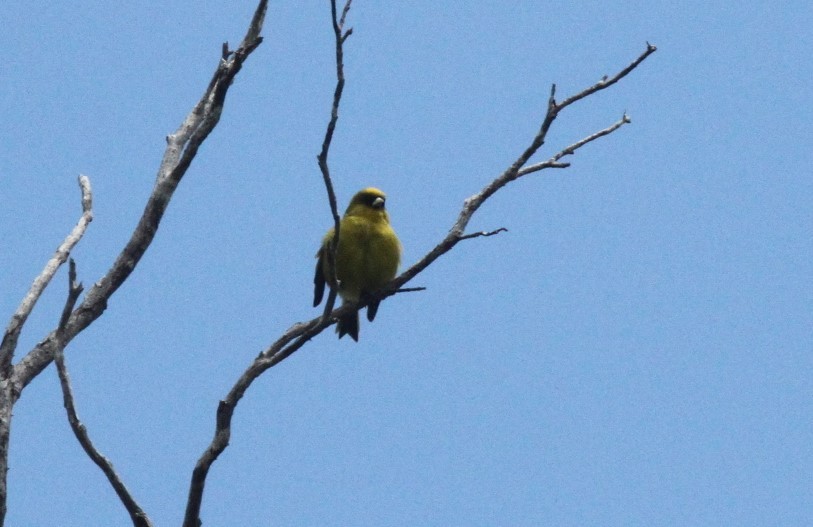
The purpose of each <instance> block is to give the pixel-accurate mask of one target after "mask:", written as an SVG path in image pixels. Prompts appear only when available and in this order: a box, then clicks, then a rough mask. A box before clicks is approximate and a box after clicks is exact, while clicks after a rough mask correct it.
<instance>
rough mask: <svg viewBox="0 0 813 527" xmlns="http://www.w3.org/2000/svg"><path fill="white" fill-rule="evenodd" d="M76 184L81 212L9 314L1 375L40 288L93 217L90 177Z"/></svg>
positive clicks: (1, 347) (0, 353)
mask: <svg viewBox="0 0 813 527" xmlns="http://www.w3.org/2000/svg"><path fill="white" fill-rule="evenodd" d="M79 188H80V190H81V191H82V216H81V217H80V218H79V222H78V223H77V224H76V226H75V227H74V228H73V230H72V231H71V232H70V234H68V236H67V237H66V238H65V241H63V242H62V244H60V246H59V247H58V248H57V250H56V252H55V253H54V255H53V256H52V257H51V259H50V260H48V263H47V264H45V269H43V270H42V272H41V273H40V275H39V276H38V277H37V278H36V279H34V283H33V284H31V289H29V290H28V293H27V294H26V295H25V297H24V298H23V301H22V302H21V303H20V307H18V308H17V311H16V312H15V313H14V315H12V317H11V322H9V325H8V327H7V328H6V332H5V334H4V335H3V342H2V344H0V372H2V377H3V378H4V379H5V378H8V377H9V374H10V370H11V360H12V357H13V356H14V351H15V349H16V348H17V340H18V339H19V337H20V332H21V331H22V329H23V325H24V324H25V321H26V320H27V319H28V315H30V314H31V311H32V310H33V309H34V305H35V304H36V303H37V300H39V298H40V296H41V295H42V292H43V291H45V288H46V287H48V284H49V283H50V282H51V279H52V278H53V277H54V274H55V273H56V271H57V269H59V267H60V266H61V265H62V264H63V263H65V261H66V260H67V259H68V256H69V255H70V253H71V251H72V250H73V248H74V247H76V244H77V243H79V240H81V239H82V236H83V235H84V234H85V231H86V230H87V228H88V225H89V224H90V222H91V221H93V192H92V191H91V188H90V179H89V178H88V177H87V176H84V175H80V176H79Z"/></svg>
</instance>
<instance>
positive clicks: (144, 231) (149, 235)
mask: <svg viewBox="0 0 813 527" xmlns="http://www.w3.org/2000/svg"><path fill="white" fill-rule="evenodd" d="M267 6H268V0H260V2H259V4H258V5H257V8H256V10H255V12H254V16H253V18H252V20H251V23H250V24H249V28H248V30H247V32H246V35H245V37H244V38H243V40H242V42H241V43H240V46H239V47H238V48H237V49H236V50H235V51H233V52H232V51H229V50H228V45H224V46H223V52H222V54H221V57H220V59H219V62H218V66H217V68H216V69H215V72H214V74H213V75H212V80H211V81H210V82H209V86H208V87H207V88H206V91H205V92H204V93H203V96H202V97H201V98H200V100H199V101H198V103H197V104H196V105H195V107H194V108H193V109H192V111H191V112H190V113H189V115H187V116H186V119H184V121H183V123H182V124H181V125H180V127H179V128H178V129H177V130H176V131H175V133H173V134H170V135H169V136H167V147H166V150H165V151H164V157H163V159H162V161H161V165H160V167H159V168H158V175H157V177H156V181H155V187H153V190H152V193H151V194H150V197H149V199H148V200H147V204H146V206H145V207H144V212H143V213H142V215H141V219H140V220H139V222H138V226H137V227H136V228H135V231H133V234H132V236H131V237H130V240H129V241H128V242H127V245H126V246H125V247H124V249H123V250H122V251H121V253H120V254H119V255H118V257H117V258H116V261H115V262H114V263H113V266H112V267H111V268H110V270H109V271H108V272H107V274H105V275H104V276H103V277H102V278H100V279H99V280H98V281H97V282H95V283H94V284H93V286H92V287H91V288H90V290H89V291H88V292H87V294H86V295H85V298H84V300H83V301H82V303H81V304H79V306H78V307H77V308H76V309H74V311H73V312H72V313H71V315H70V317H69V318H68V321H67V323H66V324H65V328H64V335H63V339H64V344H66V345H67V344H68V342H70V341H71V340H72V339H73V338H74V337H75V336H76V335H78V334H79V333H80V332H82V331H83V330H84V329H85V328H87V327H88V326H89V325H90V324H91V323H92V322H93V321H94V320H96V319H97V318H99V317H100V316H101V314H102V313H103V312H104V310H105V309H106V308H107V301H108V300H109V299H110V297H111V296H113V294H114V293H115V292H116V290H118V288H119V287H121V285H122V284H123V283H124V281H125V280H127V278H128V277H129V276H130V273H132V272H133V269H135V267H136V265H137V264H138V262H139V261H140V260H141V257H142V256H143V255H144V253H145V252H146V251H147V249H148V248H149V246H150V244H151V243H152V240H153V238H154V237H155V233H156V232H157V231H158V226H159V224H160V222H161V219H162V218H163V216H164V212H165V211H166V209H167V207H168V206H169V202H170V200H171V199H172V196H173V193H174V192H175V189H176V188H177V187H178V184H179V183H180V182H181V179H182V178H183V176H184V175H185V174H186V171H187V169H188V168H189V165H190V164H191V163H192V160H193V159H194V158H195V155H196V154H197V152H198V148H200V146H201V144H203V142H204V141H205V140H206V138H207V137H208V136H209V134H210V133H211V131H212V130H213V129H214V128H215V126H216V125H217V123H218V122H219V121H220V116H221V114H222V112H223V107H224V104H225V100H226V93H227V92H228V89H229V87H230V86H231V83H232V81H233V80H234V77H235V76H236V75H237V73H238V72H239V71H240V69H241V68H242V67H243V63H244V62H245V61H246V59H247V58H248V57H249V55H250V54H251V53H252V52H253V51H254V50H255V49H256V48H257V46H259V45H260V43H262V37H261V36H260V33H261V31H262V25H263V21H264V20H265V13H266V9H267ZM55 351H56V330H54V331H52V332H51V333H50V334H49V335H48V336H47V337H46V338H45V339H44V340H43V341H42V342H40V343H39V344H37V345H36V346H35V347H34V349H32V350H31V351H30V352H29V353H28V354H27V355H26V356H25V357H23V358H22V359H21V360H20V362H18V363H17V364H16V365H15V366H14V369H13V373H12V381H13V382H14V385H15V392H16V394H17V396H18V395H19V392H20V391H22V390H23V389H24V388H25V386H26V385H28V383H29V382H31V380H32V379H34V377H36V376H37V375H38V374H39V373H40V372H41V371H42V370H43V369H45V367H46V366H48V364H50V362H51V360H52V359H53V356H54V353H55Z"/></svg>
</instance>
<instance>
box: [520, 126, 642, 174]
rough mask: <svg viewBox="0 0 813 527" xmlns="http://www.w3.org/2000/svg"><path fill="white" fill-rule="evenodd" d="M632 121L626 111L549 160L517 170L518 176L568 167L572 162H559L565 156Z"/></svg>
mask: <svg viewBox="0 0 813 527" xmlns="http://www.w3.org/2000/svg"><path fill="white" fill-rule="evenodd" d="M631 122H632V121H631V120H630V118H629V117H627V114H626V113H625V114H624V115H623V116H622V117H621V119H619V120H618V121H616V122H615V123H613V124H612V125H610V126H608V127H607V128H605V129H603V130H599V131H598V132H596V133H594V134H592V135H589V136H587V137H585V138H584V139H581V140H579V141H576V142H575V143H573V144H572V145H570V146H568V147H566V148H563V149H562V150H560V151H559V152H557V153H556V154H555V155H554V156H553V157H551V158H550V159H548V160H547V161H542V162H541V163H535V164H533V165H528V166H527V167H525V168H523V169H521V170H520V171H519V172H517V177H522V176H525V175H528V174H531V173H533V172H539V171H540V170H544V169H546V168H567V167H569V166H570V163H559V160H560V159H562V158H563V157H565V156H570V155H573V154H575V153H576V150H578V149H579V148H581V147H583V146H584V145H586V144H587V143H591V142H593V141H595V140H596V139H598V138H600V137H604V136H605V135H609V134H611V133H613V132H615V131H616V130H618V129H619V128H621V127H622V126H624V125H625V124H629V123H631Z"/></svg>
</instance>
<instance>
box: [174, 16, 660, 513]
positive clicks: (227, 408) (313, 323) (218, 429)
mask: <svg viewBox="0 0 813 527" xmlns="http://www.w3.org/2000/svg"><path fill="white" fill-rule="evenodd" d="M347 5H349V2H348V4H347ZM332 7H333V16H334V22H335V20H336V11H335V1H332ZM347 9H348V7H347V6H345V12H346V10H347ZM342 21H343V20H342ZM334 30H335V31H337V33H336V34H337V42H338V43H337V46H339V47H340V44H341V40H342V37H341V35H342V33H341V25H339V24H337V23H334ZM344 35H345V37H344V38H346V35H347V33H345V34H344ZM654 49H655V48H654V46H650V45H649V44H647V51H646V52H645V53H644V54H643V55H641V56H640V57H639V58H638V59H637V60H636V61H635V62H633V63H632V65H631V66H628V67H627V68H625V70H622V72H621V73H619V74H618V75H616V77H614V79H615V80H613V82H615V81H616V80H618V79H620V78H621V77H623V76H624V75H626V74H627V73H629V71H632V69H634V68H635V67H636V66H637V65H638V64H640V63H641V62H642V61H643V60H644V59H645V58H646V57H647V56H649V55H650V54H651V53H652V52H653V51H654ZM337 56H339V57H340V54H339V52H338V51H337ZM341 80H342V79H340V82H341ZM606 82H609V81H606ZM605 87H606V86H605ZM599 89H600V88H599ZM588 90H589V89H588ZM586 91H587V90H586ZM593 91H594V92H595V91H597V89H594V90H593ZM337 93H339V95H340V94H341V92H340V90H338V89H337ZM582 93H584V92H582ZM554 95H555V86H554V87H553V88H552V89H551V96H550V99H549V100H548V110H547V113H546V115H545V118H544V120H543V122H542V126H541V127H540V130H539V132H538V133H537V135H536V136H535V137H534V139H533V140H532V142H531V144H530V146H528V148H526V149H525V151H523V152H522V154H521V155H520V156H519V158H517V160H516V161H515V162H514V163H513V164H512V165H511V166H510V167H509V168H508V169H506V170H505V172H503V173H502V174H501V175H500V176H498V177H497V178H496V179H494V180H493V181H492V182H491V183H489V184H488V185H486V187H485V188H483V190H481V191H480V192H479V193H478V194H475V195H474V196H472V197H470V198H468V199H467V200H465V202H464V204H463V209H462V210H461V212H460V215H459V216H458V219H457V221H456V222H455V223H454V225H453V226H452V228H451V229H450V231H449V234H447V235H446V237H445V238H444V239H443V240H442V241H441V242H440V243H439V244H438V245H437V246H435V248H433V249H432V250H431V251H430V252H429V253H428V254H426V256H424V257H423V258H421V259H420V260H419V261H418V262H417V263H415V264H414V265H413V266H412V267H410V268H409V269H407V270H406V271H405V272H404V273H402V274H401V275H400V276H398V277H396V278H395V279H394V280H392V281H391V282H390V284H389V285H388V286H387V289H386V290H385V291H384V292H382V293H380V295H379V297H378V298H385V297H387V296H391V295H394V294H396V293H400V292H409V291H417V290H423V288H402V286H403V285H404V284H406V283H407V282H408V281H410V280H411V279H413V278H414V277H415V276H416V275H417V274H418V273H420V272H421V271H423V270H424V269H426V267H428V266H429V265H430V264H431V263H432V262H434V261H435V260H437V259H438V258H439V257H440V256H442V255H443V254H445V253H447V252H449V251H450V250H451V249H452V248H453V247H454V246H455V245H456V244H457V243H458V242H460V241H461V240H467V239H471V238H477V237H481V236H493V235H496V234H498V233H500V232H503V231H505V230H506V229H505V228H499V229H497V230H494V231H490V232H477V233H471V234H464V230H465V228H466V226H467V225H468V222H469V220H470V219H471V217H472V215H473V214H474V213H475V212H476V211H477V209H478V208H479V207H480V205H482V203H483V202H484V201H485V200H487V199H488V198H489V197H490V196H491V195H493V194H494V193H495V192H496V191H497V190H499V189H500V188H502V187H504V186H505V185H507V184H508V183H509V182H511V181H513V180H515V179H517V178H519V177H521V176H523V175H526V174H529V173H531V172H535V171H539V170H542V169H543V168H564V166H566V164H565V163H559V162H558V160H559V159H561V158H562V157H564V156H565V155H570V154H572V153H573V152H575V151H576V150H577V149H578V148H581V147H582V146H584V145H585V144H587V143H589V142H591V141H593V140H595V139H598V138H599V137H602V136H604V135H607V134H609V133H611V132H613V131H614V130H617V129H618V128H619V127H620V126H621V124H624V123H626V122H629V120H628V119H627V118H626V116H625V117H624V119H622V122H621V124H619V123H616V124H615V125H613V126H611V127H609V128H607V129H605V130H602V131H600V132H597V133H595V134H592V135H591V136H588V137H586V138H584V139H582V140H581V141H578V142H577V143H574V144H573V145H570V146H568V147H567V148H565V149H563V150H561V151H560V152H559V153H557V154H556V155H554V156H553V158H551V159H550V160H548V161H546V162H545V166H539V167H537V168H534V170H528V169H530V168H532V167H533V165H532V166H531V167H528V169H526V171H525V172H521V170H522V169H523V167H524V166H525V165H526V164H527V162H528V160H529V159H530V158H531V157H532V156H533V155H534V154H535V153H536V152H537V150H538V149H539V148H540V147H541V146H542V144H543V143H544V140H545V137H546V135H547V131H548V129H549V128H550V125H551V124H552V123H553V120H554V119H555V118H556V116H557V114H558V112H559V111H560V110H561V109H562V108H563V107H564V106H560V105H557V104H556V101H555V99H554ZM588 95H589V93H588ZM571 99H572V98H571ZM568 100H569V99H568ZM338 102H339V98H338V97H336V96H335V95H334V106H333V110H332V113H331V115H332V118H331V122H332V123H333V125H334V126H335V116H337V115H338ZM568 104H570V103H568ZM328 133H329V134H332V130H331V128H330V125H329V131H328ZM328 145H329V142H328ZM326 152H327V150H326V147H325V146H324V144H323V153H324V154H325V160H326V159H327V154H326ZM320 160H321V156H320ZM322 174H323V176H325V182H326V185H328V193H329V194H330V189H331V187H330V179H329V177H327V176H326V174H327V170H326V165H325V167H324V168H323V171H322ZM331 208H332V210H333V213H334V220H335V221H337V222H338V214H337V212H336V208H335V202H332V203H331ZM337 226H338V224H337ZM369 300H371V299H368V302H369ZM365 305H366V303H364V302H361V303H359V304H358V305H345V306H342V307H339V308H337V309H334V310H333V311H332V312H330V314H329V316H324V315H320V316H318V317H316V318H314V319H312V320H310V321H308V322H301V323H297V324H294V325H293V326H291V327H290V328H289V329H288V330H287V331H285V333H284V334H283V335H282V336H281V337H280V338H279V339H278V340H277V341H276V342H274V343H273V344H271V345H270V346H269V347H268V348H267V349H265V350H264V351H262V352H261V353H260V354H259V355H258V356H257V357H256V358H255V359H254V361H253V362H252V363H251V364H250V365H249V367H248V368H247V369H246V370H245V372H243V374H242V375H241V376H240V378H239V379H238V380H237V382H235V384H234V386H232V388H231V390H229V393H228V394H227V395H226V397H224V398H223V399H222V400H221V401H220V403H219V404H218V407H217V415H216V420H215V433H214V437H213V438H212V441H211V443H210V444H209V446H208V447H207V448H206V450H205V451H204V452H203V454H202V455H201V457H200V458H199V459H198V462H197V464H196V465H195V469H194V471H193V473H192V482H191V485H190V491H189V492H190V496H189V502H188V505H187V515H186V519H185V520H184V527H199V525H200V523H199V522H200V519H199V512H200V505H201V500H202V496H203V488H204V484H205V481H206V477H207V475H208V473H209V469H210V468H211V466H212V464H213V463H214V462H215V461H216V460H217V458H218V456H220V454H221V453H223V451H224V450H225V449H226V447H227V446H228V445H229V440H230V439H231V422H232V417H233V415H234V410H235V409H236V407H237V404H238V403H239V402H240V399H242V397H243V396H244V395H245V393H246V391H247V390H248V388H249V387H250V386H251V384H252V383H253V382H254V381H255V380H256V379H257V378H258V377H259V376H260V375H262V374H263V372H265V371H266V370H268V369H269V368H272V367H274V366H276V365H277V364H279V363H280V362H282V361H283V360H285V359H286V358H288V357H289V356H291V354H293V353H294V352H296V351H297V350H299V349H300V348H301V347H302V346H303V345H305V343H307V342H308V341H309V340H311V339H312V338H314V337H315V336H316V335H318V334H319V333H321V332H322V331H324V330H325V329H326V328H328V327H330V326H332V325H333V324H334V323H335V322H336V320H338V319H339V318H341V317H342V316H344V315H346V314H349V313H350V312H351V311H353V310H357V309H360V308H363V307H364V306H365Z"/></svg>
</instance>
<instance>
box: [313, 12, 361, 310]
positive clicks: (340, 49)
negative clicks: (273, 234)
mask: <svg viewBox="0 0 813 527" xmlns="http://www.w3.org/2000/svg"><path fill="white" fill-rule="evenodd" d="M352 2H353V0H347V2H346V3H345V4H344V9H342V14H341V17H340V18H338V19H337V18H336V0H330V14H331V17H332V21H333V35H334V38H335V42H336V44H335V45H336V88H335V89H334V90H333V106H332V107H331V109H330V121H328V124H327V130H326V131H325V138H324V140H323V141H322V151H321V152H319V155H318V156H317V160H318V162H319V170H320V171H321V172H322V179H323V180H324V183H325V189H326V190H327V200H328V204H329V205H330V212H331V214H332V215H333V240H332V241H331V244H330V251H329V252H328V256H327V257H328V266H329V268H330V269H333V283H337V282H338V279H337V278H336V249H337V248H338V247H339V236H340V234H341V233H340V232H339V230H340V229H339V228H340V226H341V218H339V208H338V205H337V204H336V192H335V191H334V190H333V181H332V180H331V179H330V168H329V167H328V164H327V155H328V152H329V151H330V143H331V142H332V141H333V132H334V131H335V130H336V123H337V122H338V120H339V104H340V103H341V100H342V92H343V91H344V41H345V40H347V38H348V37H349V36H350V35H352V34H353V28H352V27H351V28H350V29H348V30H347V31H345V30H344V22H345V19H346V18H347V13H348V12H349V11H350V4H351V3H352ZM335 303H336V291H335V290H334V288H330V291H329V292H328V297H327V302H325V309H324V311H323V316H324V317H327V316H328V315H329V314H330V312H331V311H333V306H334V305H335Z"/></svg>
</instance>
